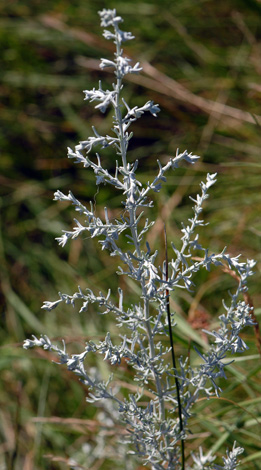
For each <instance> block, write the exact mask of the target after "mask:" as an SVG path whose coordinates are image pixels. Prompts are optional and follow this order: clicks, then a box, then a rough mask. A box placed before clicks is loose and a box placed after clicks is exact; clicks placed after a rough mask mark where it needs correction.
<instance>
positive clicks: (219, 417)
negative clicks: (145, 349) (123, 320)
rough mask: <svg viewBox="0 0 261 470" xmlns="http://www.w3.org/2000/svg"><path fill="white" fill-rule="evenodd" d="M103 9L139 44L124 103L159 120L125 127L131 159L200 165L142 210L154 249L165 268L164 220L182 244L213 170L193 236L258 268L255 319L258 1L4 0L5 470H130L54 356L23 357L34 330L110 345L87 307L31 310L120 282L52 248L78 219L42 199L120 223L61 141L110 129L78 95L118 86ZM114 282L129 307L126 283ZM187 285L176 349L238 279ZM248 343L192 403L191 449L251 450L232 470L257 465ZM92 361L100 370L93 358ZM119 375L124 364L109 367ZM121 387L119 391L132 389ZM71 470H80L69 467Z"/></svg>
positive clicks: (218, 308)
mask: <svg viewBox="0 0 261 470" xmlns="http://www.w3.org/2000/svg"><path fill="white" fill-rule="evenodd" d="M103 8H116V9H117V12H118V14H119V15H121V16H123V17H124V25H123V26H122V28H123V29H124V30H126V31H131V32H132V33H133V34H134V35H135V37H136V38H135V40H134V41H130V42H128V43H126V46H125V52H126V55H128V56H129V57H130V58H132V59H133V60H134V63H135V62H136V61H139V62H140V63H141V65H142V66H143V72H142V73H141V74H140V75H137V76H136V75H135V76H134V75H133V76H129V77H128V76H127V77H126V82H125V83H126V86H125V91H124V97H125V99H126V100H127V102H128V103H129V104H130V105H136V104H137V105H140V106H142V105H143V104H144V103H145V102H146V101H147V100H149V99H152V100H154V102H155V103H158V104H159V106H160V108H161V110H162V111H161V113H160V114H159V115H158V117H157V118H156V119H155V118H153V117H152V116H151V115H146V116H144V117H143V118H142V119H140V120H139V121H138V122H136V123H135V124H134V125H133V128H132V130H133V132H134V138H133V139H132V141H131V144H130V152H129V160H130V161H134V160H136V159H137V158H138V159H139V162H140V163H139V168H140V170H139V174H140V179H141V180H142V181H143V182H144V183H146V181H148V180H152V178H153V175H154V174H155V173H156V172H157V158H159V159H160V161H161V162H162V163H164V162H166V161H167V159H168V157H169V156H174V155H175V153H176V149H177V148H179V149H180V150H181V151H183V150H185V149H188V151H189V152H193V153H194V154H197V155H200V156H201V160H200V161H199V163H197V164H196V165H195V166H194V167H192V168H191V167H188V166H187V167H185V168H183V169H179V170H178V171H176V172H175V173H170V174H169V176H168V180H167V183H166V184H165V185H164V187H163V190H162V192H161V193H160V194H159V195H157V197H156V198H155V203H154V212H153V213H152V214H150V218H151V219H153V218H156V223H155V225H154V227H153V229H152V231H151V233H150V235H149V242H150V244H151V246H152V248H153V249H158V250H159V257H160V260H162V259H163V257H164V253H162V243H163V242H162V241H163V223H164V222H165V223H166V226H167V231H168V242H169V245H170V242H171V241H174V242H175V243H177V244H178V240H179V236H180V227H181V222H182V221H186V220H187V218H189V217H190V216H191V214H192V211H191V204H192V202H191V201H190V199H189V197H188V196H189V195H190V194H191V195H195V194H196V193H197V191H198V185H199V182H200V181H201V179H204V178H205V175H206V172H209V173H214V172H217V173H218V183H217V184H216V185H215V187H214V188H212V189H211V197H210V198H209V200H208V202H207V204H206V205H205V212H204V215H205V220H207V222H209V225H208V226H207V227H204V228H203V229H202V230H201V231H200V237H201V242H202V244H203V246H209V249H210V251H215V252H217V251H218V250H221V249H222V248H223V246H227V247H228V252H229V253H231V254H233V255H237V254H238V253H242V257H243V258H244V259H246V258H255V259H256V260H257V266H256V274H255V276H254V277H253V278H252V280H251V282H250V287H249V295H250V300H251V302H252V303H253V305H254V307H255V310H254V312H255V316H256V317H255V318H256V319H257V320H260V314H261V308H260V300H261V294H260V267H261V256H260V248H261V192H260V189H261V160H260V127H261V108H260V104H261V85H260V72H261V61H260V57H261V54H260V53H261V43H260V39H261V21H260V19H261V3H260V1H259V0H230V1H229V2H227V0H220V1H219V2H215V1H213V0H198V1H197V2H194V1H193V0H182V1H176V2H172V1H167V0H161V2H159V1H158V0H150V1H141V0H140V1H136V0H131V1H128V0H125V1H124V2H122V1H119V0H115V1H114V2H111V1H100V0H95V1H91V0H60V1H59V0H45V1H44V2H42V1H41V0H9V1H7V0H2V2H1V3H0V14H1V15H0V48H1V62H2V65H1V75H0V94H1V102H0V121H1V124H0V149H1V159H0V168H1V171H0V195H1V200H0V204H1V213H0V309H1V324H0V328H1V329H0V342H1V349H0V377H1V379H0V468H1V469H4V470H6V469H7V470H17V469H24V470H45V469H67V468H83V469H87V468H93V469H96V470H98V469H99V468H102V469H105V470H106V469H109V468H111V465H112V464H113V465H114V467H115V468H121V469H122V468H137V467H136V466H135V465H134V466H133V467H127V466H126V467H125V466H123V461H119V459H118V462H116V461H115V455H116V460H117V458H118V457H117V453H118V456H119V452H121V450H119V449H118V448H117V443H116V442H115V436H114V433H113V432H112V431H111V429H110V424H109V422H108V423H107V421H106V419H105V418H104V416H103V415H102V414H100V415H98V414H97V412H96V411H95V409H93V408H92V407H90V405H88V406H86V403H85V396H86V389H85V388H84V387H83V386H82V385H81V384H80V382H79V381H78V379H77V377H74V376H73V375H72V374H71V373H69V372H68V371H66V370H65V369H64V368H62V367H58V366H57V365H56V364H53V363H51V362H49V360H50V359H53V360H56V358H55V357H54V356H52V354H49V353H47V352H45V351H42V350H29V351H24V350H23V349H22V342H23V340H24V339H25V338H26V337H29V336H30V335H31V334H36V335H40V334H48V335H49V336H50V337H51V338H56V339H57V340H60V339H61V338H64V339H65V340H66V343H67V344H68V348H69V350H70V347H71V350H72V351H81V350H82V349H83V348H84V341H85V340H86V339H90V338H92V339H93V338H94V339H99V338H102V337H103V333H104V331H107V329H108V328H110V330H111V331H112V336H113V334H115V335H117V334H118V332H117V330H116V329H115V327H114V326H113V324H110V318H107V317H106V318H104V317H102V318H101V317H99V316H98V315H97V313H96V312H95V311H94V310H93V311H92V310H90V311H89V312H88V313H87V314H81V315H80V314H79V313H78V311H77V308H75V309H74V310H73V311H72V310H71V309H70V308H65V307H61V308H60V309H57V310H55V311H54V312H45V311H44V310H41V305H42V303H43V301H45V300H55V299H56V298H57V292H59V291H61V292H65V293H68V294H72V293H73V292H75V291H76V290H77V285H80V286H81V287H82V288H85V287H90V288H93V289H96V290H97V286H99V289H102V290H103V291H106V290H107V289H108V288H111V289H112V292H113V293H116V291H117V285H118V282H119V280H118V278H117V275H116V274H115V270H116V267H117V261H116V260H115V262H114V260H112V259H111V258H110V257H109V256H108V254H106V253H104V252H102V254H101V253H100V250H99V246H98V245H97V243H95V242H93V240H90V239H86V240H82V239H77V240H75V241H74V242H72V243H70V244H68V246H66V247H65V248H64V249H62V248H61V247H59V246H58V244H57V242H56V241H55V240H54V239H55V237H58V236H60V233H61V230H63V229H66V228H68V227H71V226H72V224H73V217H74V212H73V210H72V208H70V207H68V205H67V204H65V203H57V202H54V201H53V200H52V199H53V192H54V191H55V190H56V189H60V190H61V191H63V192H65V193H67V192H68V190H69V189H71V190H72V191H73V193H74V195H75V196H76V197H77V198H78V199H80V200H81V201H84V202H85V203H88V201H90V200H95V203H96V210H97V213H98V214H100V215H101V216H102V214H103V212H102V208H103V207H104V205H107V206H108V207H109V208H110V210H111V211H112V213H113V214H115V215H116V216H117V215H119V214H120V212H121V197H120V195H118V194H117V193H116V194H115V192H113V191H112V190H111V189H110V188H108V187H107V186H105V187H100V190H99V191H98V192H96V191H97V189H96V186H95V179H94V178H93V175H92V174H91V172H90V171H88V170H84V169H83V168H81V167H80V166H78V165H75V164H73V162H72V161H70V160H68V159H67V156H66V153H67V151H66V148H67V146H70V147H72V148H74V146H75V145H77V143H78V142H79V140H85V139H86V138H87V137H88V136H89V135H90V134H91V132H92V129H91V126H92V125H95V127H96V128H97V130H98V131H99V132H100V133H101V134H104V133H109V132H110V129H111V118H112V112H111V111H108V113H107V114H106V115H105V116H104V115H101V114H99V113H98V112H97V111H96V110H94V106H92V105H90V104H89V103H88V102H84V101H83V98H84V95H83V93H82V90H85V89H87V90H88V89H92V88H93V87H97V85H98V80H99V79H102V81H103V85H104V88H106V87H107V88H109V87H110V86H111V85H110V84H111V82H112V80H113V75H112V74H111V73H110V72H101V71H100V70H99V58H100V57H106V58H111V57H112V54H113V52H114V48H113V44H112V43H111V42H108V41H106V40H105V39H104V38H103V36H102V29H101V28H100V25H99V16H98V14H97V11H98V10H101V9H103ZM103 161H104V165H105V166H107V168H108V169H111V170H112V169H113V168H114V164H115V157H114V155H113V153H111V152H110V151H109V152H104V153H103ZM95 193H96V194H95ZM94 194H95V197H94ZM108 201H109V202H108ZM169 256H170V254H169ZM115 263H116V264H115ZM120 282H121V283H122V284H121V286H122V287H123V288H124V289H125V291H126V293H127V294H128V295H129V297H130V299H131V298H132V296H133V295H135V286H133V285H131V284H130V283H127V281H126V280H125V281H123V280H122V279H120ZM124 282H125V284H124ZM196 284H197V286H198V287H197V289H196V291H195V295H194V296H193V297H192V296H190V295H188V293H184V292H181V293H177V296H176V297H175V299H173V300H172V302H173V303H172V308H173V310H175V311H176V312H177V315H178V318H179V320H180V322H179V323H180V324H179V326H178V328H177V332H176V333H175V335H176V336H175V338H176V342H177V349H178V352H180V353H185V354H187V351H188V350H190V349H191V345H192V342H194V341H195V342H196V343H197V345H198V347H202V348H203V349H204V342H205V341H206V338H205V337H204V336H202V335H201V334H200V327H201V326H203V327H205V328H212V327H214V326H216V325H217V318H218V315H219V314H221V312H222V305H221V302H220V299H222V298H226V296H227V294H226V290H227V289H231V290H233V288H234V287H235V285H236V284H235V280H234V279H233V278H232V277H231V276H229V275H228V274H224V273H223V272H222V271H221V270H218V269H216V270H213V272H212V271H211V273H199V275H198V277H197V279H196ZM101 320H102V321H101ZM243 338H244V340H245V341H247V344H248V345H249V347H250V349H249V350H248V352H247V353H246V354H245V355H244V357H243V358H238V359H237V360H236V362H235V364H234V366H233V368H231V369H230V370H229V371H228V378H229V381H228V385H224V386H223V388H224V394H223V395H222V400H223V401H219V400H210V401H209V402H206V401H204V400H203V401H202V402H201V403H200V405H198V408H197V410H196V411H197V415H196V417H195V418H193V420H194V421H192V431H193V433H194V437H193V438H191V439H190V440H189V441H188V443H189V444H188V447H189V450H191V449H192V450H193V449H197V447H198V446H199V445H200V443H202V441H205V444H204V445H205V447H206V446H207V447H206V448H207V449H208V450H209V449H210V448H211V449H213V450H215V451H216V452H217V454H219V455H221V454H222V452H223V453H224V449H226V447H227V446H229V447H231V446H232V445H233V442H234V440H237V442H238V443H239V444H240V445H243V446H244V447H245V449H246V452H245V454H244V455H243V463H242V469H246V468H247V469H248V470H250V469H251V470H252V469H253V470H254V469H261V464H260V462H261V449H260V441H259V439H258V435H260V434H259V433H260V423H261V418H260V416H261V398H260V397H261V394H260V392H261V383H260V342H259V332H258V328H257V326H256V328H248V329H247V330H246V331H245V332H244V334H243ZM77 348H78V349H77ZM191 354H192V353H191ZM191 360H193V354H192V359H191ZM195 360H196V359H195ZM100 367H101V368H102V367H103V368H104V369H106V366H105V365H104V364H103V365H100ZM126 370H127V369H126V367H125V366H124V365H123V366H122V367H121V372H120V373H122V374H124V372H125V371H126ZM107 372H108V370H107V369H106V370H105V373H107ZM122 377H124V375H122ZM125 380H126V377H125ZM221 385H222V384H221ZM125 387H126V393H127V392H128V384H125ZM100 413H101V412H100ZM258 420H259V425H258ZM100 421H103V428H102V433H101V431H100V432H99V435H100V436H102V438H101V437H100V438H99V439H100V441H99V442H98V441H97V437H96V436H97V433H98V429H99V430H100V429H101V428H100ZM106 423H107V424H106ZM106 426H107V427H106ZM99 446H100V447H99ZM91 448H92V450H91V451H90V449H91ZM105 454H106V457H105ZM114 454H115V455H114ZM72 459H73V460H72ZM73 461H75V462H78V464H79V465H78V466H74V467H73V466H72V464H73ZM217 463H218V462H217ZM124 465H125V464H124Z"/></svg>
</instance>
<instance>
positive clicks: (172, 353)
mask: <svg viewBox="0 0 261 470" xmlns="http://www.w3.org/2000/svg"><path fill="white" fill-rule="evenodd" d="M164 238H165V280H166V281H168V279H169V266H168V248H167V232H166V225H165V224H164ZM166 306H167V316H168V327H169V339H170V347H171V357H172V364H173V369H174V374H175V384H176V390H177V400H178V412H179V427H180V433H181V434H182V433H183V429H184V427H183V419H182V407H181V401H180V390H179V381H178V378H177V375H176V372H177V368H176V357H175V349H174V343H173V337H172V329H171V314H170V305H169V290H168V289H166ZM181 468H182V470H185V441H184V439H182V437H181Z"/></svg>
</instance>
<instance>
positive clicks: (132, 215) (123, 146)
mask: <svg viewBox="0 0 261 470" xmlns="http://www.w3.org/2000/svg"><path fill="white" fill-rule="evenodd" d="M115 36H116V38H117V28H115ZM115 43H116V47H117V57H119V56H121V47H120V44H119V42H118V41H117V40H116V42H115ZM121 84H122V79H121V77H120V76H119V74H118V71H117V84H116V106H115V116H116V121H117V124H118V132H119V133H118V137H119V146H120V152H121V157H122V164H123V167H124V169H125V170H127V145H126V142H127V140H126V138H125V136H124V131H123V126H122V113H121V109H120V90H121ZM128 212H129V217H130V227H131V234H132V239H133V242H134V246H135V251H136V256H138V257H139V258H141V257H142V253H141V249H140V243H139V240H138V232H137V224H136V208H135V207H132V206H130V207H129V208H128ZM141 288H142V295H143V298H144V318H145V320H144V326H145V328H146V331H147V338H148V345H149V356H150V359H152V363H153V360H154V358H155V356H156V352H155V345H154V338H153V333H152V331H151V324H150V320H149V318H150V311H149V299H148V296H147V291H146V285H145V279H144V277H142V278H141ZM153 375H154V380H155V385H156V390H157V396H158V401H159V421H160V422H161V423H163V422H164V420H165V403H164V397H163V391H162V384H161V381H160V378H159V376H158V374H157V372H156V371H154V370H153ZM164 439H165V437H164Z"/></svg>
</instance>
